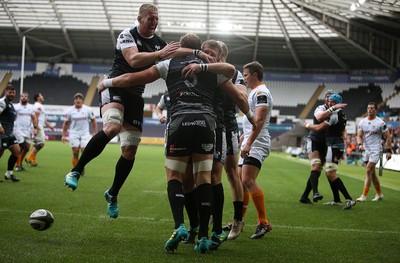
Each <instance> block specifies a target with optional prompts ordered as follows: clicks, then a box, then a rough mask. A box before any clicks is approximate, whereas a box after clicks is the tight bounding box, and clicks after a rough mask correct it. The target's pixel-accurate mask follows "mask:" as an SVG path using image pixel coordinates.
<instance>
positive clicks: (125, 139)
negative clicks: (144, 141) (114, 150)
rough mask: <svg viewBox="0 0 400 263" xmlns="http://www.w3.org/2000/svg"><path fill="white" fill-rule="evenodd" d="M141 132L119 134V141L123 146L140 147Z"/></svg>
mask: <svg viewBox="0 0 400 263" xmlns="http://www.w3.org/2000/svg"><path fill="white" fill-rule="evenodd" d="M141 136H142V132H141V131H124V132H121V133H120V134H119V139H120V141H121V147H122V146H131V145H134V146H138V145H139V143H140V141H141Z"/></svg>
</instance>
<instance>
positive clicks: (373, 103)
mask: <svg viewBox="0 0 400 263" xmlns="http://www.w3.org/2000/svg"><path fill="white" fill-rule="evenodd" d="M368 105H374V107H375V109H378V104H376V102H374V101H370V102H368Z"/></svg>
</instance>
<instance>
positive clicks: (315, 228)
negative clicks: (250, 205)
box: [246, 224, 400, 235]
mask: <svg viewBox="0 0 400 263" xmlns="http://www.w3.org/2000/svg"><path fill="white" fill-rule="evenodd" d="M246 226H247V224H246ZM254 226H255V225H254ZM273 227H274V228H286V229H295V230H310V231H329V232H338V231H340V232H357V233H366V234H395V235H398V234H400V232H399V231H390V230H366V229H353V228H350V229H344V228H329V227H305V226H282V225H273Z"/></svg>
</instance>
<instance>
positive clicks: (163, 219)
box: [0, 209, 400, 235]
mask: <svg viewBox="0 0 400 263" xmlns="http://www.w3.org/2000/svg"><path fill="white" fill-rule="evenodd" d="M3 212H12V213H23V214H30V213H31V212H28V211H18V210H10V209H0V213H3ZM52 213H53V215H56V216H57V215H64V216H73V217H89V218H96V219H101V220H104V219H107V220H113V221H114V220H131V221H141V222H148V221H155V222H159V221H161V222H171V223H172V222H173V220H172V218H171V219H167V218H159V219H156V218H153V217H132V216H119V217H118V219H110V218H109V217H108V216H106V215H100V216H96V215H83V214H74V213H62V212H61V213H58V212H56V213H54V212H52ZM116 222H117V221H116ZM246 226H248V227H255V226H256V225H255V224H246ZM273 227H274V228H283V229H292V230H300V231H327V232H338V231H340V232H356V233H364V234H384V235H386V234H393V235H400V231H391V230H367V229H345V228H329V227H306V226H286V225H275V224H274V225H273Z"/></svg>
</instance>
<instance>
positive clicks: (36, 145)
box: [34, 143, 44, 151]
mask: <svg viewBox="0 0 400 263" xmlns="http://www.w3.org/2000/svg"><path fill="white" fill-rule="evenodd" d="M34 147H35V148H36V150H37V151H40V149H42V148H43V147H44V143H37V144H35V146H34Z"/></svg>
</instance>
